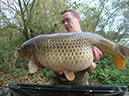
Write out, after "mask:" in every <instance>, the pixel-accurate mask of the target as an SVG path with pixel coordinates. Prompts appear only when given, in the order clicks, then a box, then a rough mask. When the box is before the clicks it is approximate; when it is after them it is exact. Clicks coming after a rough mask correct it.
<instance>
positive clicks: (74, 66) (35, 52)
mask: <svg viewBox="0 0 129 96" xmlns="http://www.w3.org/2000/svg"><path fill="white" fill-rule="evenodd" d="M93 46H96V47H98V48H99V49H100V50H101V51H102V52H103V53H108V54H110V55H111V56H112V58H113V59H114V62H115V64H116V66H117V68H118V69H122V68H124V66H125V63H126V62H125V57H129V48H127V47H124V46H121V45H118V44H116V43H114V42H112V41H110V40H108V39H106V38H104V37H102V36H100V35H98V34H93V33H90V32H71V33H56V34H48V35H39V36H36V37H34V38H32V39H30V40H28V41H26V42H25V43H23V44H22V45H21V47H20V48H19V49H18V50H17V51H16V52H15V54H14V56H15V57H21V58H29V59H30V62H29V71H30V73H34V72H36V71H37V69H38V67H37V65H36V61H35V60H38V61H39V62H40V64H41V65H42V66H44V67H45V68H47V69H50V70H52V71H55V72H63V73H64V74H65V76H66V78H67V79H68V80H69V81H73V80H74V78H75V75H74V73H76V72H79V71H82V70H85V69H87V68H88V67H89V66H90V65H91V64H92V62H93V59H94V56H93V52H92V48H93Z"/></svg>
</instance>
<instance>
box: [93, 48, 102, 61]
mask: <svg viewBox="0 0 129 96" xmlns="http://www.w3.org/2000/svg"><path fill="white" fill-rule="evenodd" d="M93 54H94V60H93V61H94V62H96V61H99V59H100V58H101V56H102V52H101V51H100V50H99V49H98V48H97V47H95V46H94V47H93Z"/></svg>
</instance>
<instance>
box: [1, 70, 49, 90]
mask: <svg viewBox="0 0 129 96" xmlns="http://www.w3.org/2000/svg"><path fill="white" fill-rule="evenodd" d="M9 83H36V84H49V83H50V80H48V79H46V78H44V77H42V76H40V74H36V73H34V74H26V75H25V76H20V75H19V74H18V73H17V74H14V73H11V72H10V73H8V74H7V73H6V74H5V73H2V72H0V90H1V89H2V86H7V85H8V84H9Z"/></svg>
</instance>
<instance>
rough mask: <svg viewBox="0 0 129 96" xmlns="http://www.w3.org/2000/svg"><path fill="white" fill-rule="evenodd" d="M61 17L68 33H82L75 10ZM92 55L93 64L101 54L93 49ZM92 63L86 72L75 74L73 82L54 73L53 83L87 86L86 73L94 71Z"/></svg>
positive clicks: (64, 12)
mask: <svg viewBox="0 0 129 96" xmlns="http://www.w3.org/2000/svg"><path fill="white" fill-rule="evenodd" d="M61 15H62V23H63V24H64V27H65V29H66V30H67V31H68V32H73V31H78V32H81V31H82V30H81V27H80V23H79V22H80V16H79V14H78V13H77V12H76V11H75V10H73V9H68V10H65V11H63V12H62V13H61ZM93 53H94V62H95V61H98V60H99V59H100V58H101V56H102V52H101V51H100V50H99V49H98V48H97V47H93ZM94 62H93V63H92V64H91V66H90V67H89V68H87V69H86V70H83V71H80V72H78V73H75V77H76V78H75V80H73V81H68V80H67V79H66V77H65V76H64V74H62V73H55V74H54V75H53V83H54V84H62V85H89V83H88V76H89V74H88V73H92V72H93V71H94V70H95V68H96V64H95V63H94Z"/></svg>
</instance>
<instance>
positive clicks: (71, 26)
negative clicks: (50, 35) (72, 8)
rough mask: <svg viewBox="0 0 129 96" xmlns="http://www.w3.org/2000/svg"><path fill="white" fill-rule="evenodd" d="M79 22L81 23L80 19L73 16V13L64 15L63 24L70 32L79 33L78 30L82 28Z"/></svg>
mask: <svg viewBox="0 0 129 96" xmlns="http://www.w3.org/2000/svg"><path fill="white" fill-rule="evenodd" d="M79 21H80V17H79V16H77V17H75V16H73V15H72V14H71V12H66V13H64V14H63V15H62V22H63V24H64V27H65V29H66V30H67V31H68V32H72V31H78V30H77V29H78V27H79V26H80V25H79Z"/></svg>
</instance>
